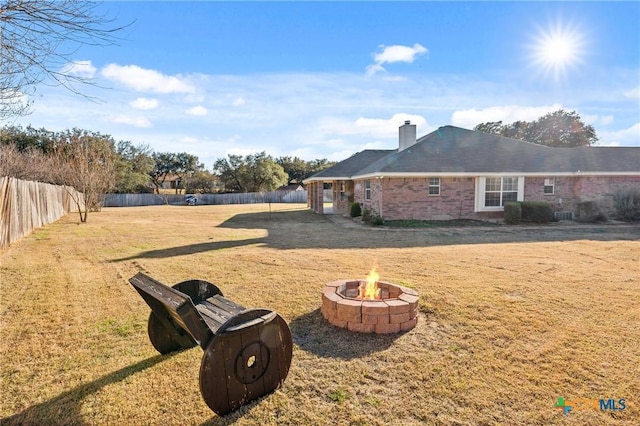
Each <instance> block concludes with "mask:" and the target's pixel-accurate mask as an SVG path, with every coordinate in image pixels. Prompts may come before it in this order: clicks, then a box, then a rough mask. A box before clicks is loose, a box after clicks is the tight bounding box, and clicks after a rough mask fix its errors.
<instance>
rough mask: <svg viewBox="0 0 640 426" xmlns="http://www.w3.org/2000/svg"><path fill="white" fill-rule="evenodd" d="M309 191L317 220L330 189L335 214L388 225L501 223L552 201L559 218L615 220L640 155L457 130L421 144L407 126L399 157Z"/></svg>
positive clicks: (339, 170) (337, 172) (346, 166)
mask: <svg viewBox="0 0 640 426" xmlns="http://www.w3.org/2000/svg"><path fill="white" fill-rule="evenodd" d="M304 183H305V184H306V185H307V191H308V196H307V204H308V206H309V207H310V208H311V209H312V210H313V211H315V212H317V213H320V214H322V213H323V192H322V189H323V186H324V184H325V183H331V185H332V188H333V195H334V196H333V211H334V212H335V213H342V214H346V213H348V212H349V206H350V204H351V203H353V202H357V203H360V204H361V206H362V208H363V209H364V208H367V209H369V210H371V211H372V212H374V213H376V214H379V215H380V216H381V217H382V218H384V219H385V220H401V219H417V220H450V219H481V220H486V219H499V218H502V217H503V215H504V203H505V202H507V201H547V202H549V203H551V204H552V206H553V209H554V211H555V212H556V215H557V216H559V217H561V218H574V217H580V215H581V214H583V215H585V214H587V213H585V212H586V211H587V210H591V211H593V210H594V209H596V210H597V211H598V212H600V213H602V214H604V215H605V216H606V217H613V216H615V208H614V195H615V194H616V193H617V192H618V191H628V190H631V189H636V190H640V147H587V146H583V147H575V148H552V147H547V146H543V145H538V144H534V143H530V142H524V141H521V140H516V139H510V138H505V137H502V136H496V135H490V134H486V133H482V132H477V131H472V130H467V129H462V128H459V127H454V126H443V127H440V128H439V129H437V130H436V131H434V132H432V133H429V134H427V135H425V136H423V137H421V138H419V139H416V126H415V125H412V124H411V123H410V122H409V121H406V122H405V124H404V125H402V126H401V127H400V130H399V147H398V149H394V150H364V151H361V152H359V153H357V154H354V155H353V156H351V157H350V158H347V159H346V160H344V161H341V162H339V163H337V164H336V165H334V166H333V167H330V168H328V169H325V170H323V171H322V172H320V173H317V174H315V175H313V176H311V177H310V178H308V179H306V180H305V181H304ZM581 212H582V213H581Z"/></svg>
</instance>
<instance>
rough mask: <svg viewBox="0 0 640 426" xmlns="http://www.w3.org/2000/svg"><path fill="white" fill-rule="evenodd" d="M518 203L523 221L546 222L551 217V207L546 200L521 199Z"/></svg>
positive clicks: (549, 220)
mask: <svg viewBox="0 0 640 426" xmlns="http://www.w3.org/2000/svg"><path fill="white" fill-rule="evenodd" d="M519 204H520V208H521V209H522V221H523V222H534V223H548V222H551V220H552V219H553V208H552V207H551V204H550V203H547V202H546V201H523V202H521V203H519Z"/></svg>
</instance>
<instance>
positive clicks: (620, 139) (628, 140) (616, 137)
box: [596, 123, 640, 147]
mask: <svg viewBox="0 0 640 426" xmlns="http://www.w3.org/2000/svg"><path fill="white" fill-rule="evenodd" d="M598 137H599V140H598V142H597V143H596V145H597V146H636V147H637V146H639V145H640V123H636V124H634V125H633V126H631V127H628V128H626V129H622V130H618V131H609V132H600V133H599V134H598Z"/></svg>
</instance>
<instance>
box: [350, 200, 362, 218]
mask: <svg viewBox="0 0 640 426" xmlns="http://www.w3.org/2000/svg"><path fill="white" fill-rule="evenodd" d="M349 214H350V215H351V217H358V216H361V215H362V209H361V207H360V203H351V205H350V206H349Z"/></svg>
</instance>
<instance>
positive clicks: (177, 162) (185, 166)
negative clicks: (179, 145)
mask: <svg viewBox="0 0 640 426" xmlns="http://www.w3.org/2000/svg"><path fill="white" fill-rule="evenodd" d="M153 160H154V161H155V167H154V168H153V170H151V172H150V173H149V176H150V177H151V181H152V183H153V185H154V186H155V188H156V191H158V192H159V191H160V188H161V187H162V184H164V182H165V180H166V179H167V177H168V176H170V175H174V176H176V178H177V179H178V185H177V186H176V194H177V193H178V191H179V190H180V189H184V183H183V180H184V179H185V178H186V177H187V176H190V175H192V174H193V173H195V172H197V171H199V170H202V169H203V168H204V165H202V164H201V163H199V162H198V157H196V156H195V155H191V154H187V153H186V152H181V153H173V152H160V153H154V154H153Z"/></svg>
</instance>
